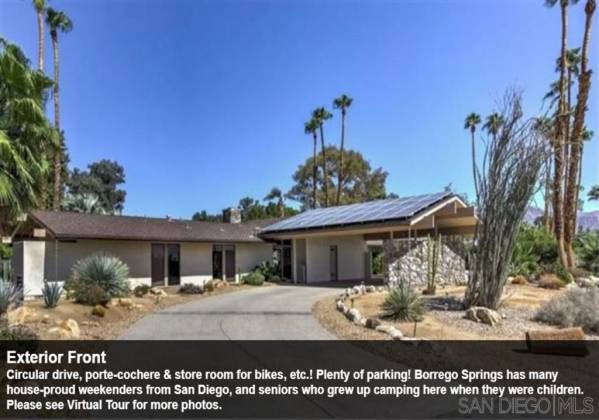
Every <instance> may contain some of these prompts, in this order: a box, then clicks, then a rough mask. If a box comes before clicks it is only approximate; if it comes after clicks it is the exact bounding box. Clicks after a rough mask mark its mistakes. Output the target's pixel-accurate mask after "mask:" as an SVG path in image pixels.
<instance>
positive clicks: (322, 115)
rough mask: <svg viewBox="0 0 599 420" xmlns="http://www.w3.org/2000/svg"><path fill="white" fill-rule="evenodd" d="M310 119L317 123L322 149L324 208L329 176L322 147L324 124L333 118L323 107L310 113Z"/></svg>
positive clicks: (327, 202) (326, 204) (327, 195)
mask: <svg viewBox="0 0 599 420" xmlns="http://www.w3.org/2000/svg"><path fill="white" fill-rule="evenodd" d="M312 118H314V119H315V120H316V122H317V123H318V129H319V131H320V145H321V148H322V175H323V180H322V183H323V185H324V206H325V207H328V206H329V174H328V171H327V155H326V150H325V146H324V129H323V126H324V122H325V121H326V120H330V119H331V118H333V114H331V113H330V112H329V111H327V109H326V108H325V107H320V108H316V109H315V110H314V111H313V112H312Z"/></svg>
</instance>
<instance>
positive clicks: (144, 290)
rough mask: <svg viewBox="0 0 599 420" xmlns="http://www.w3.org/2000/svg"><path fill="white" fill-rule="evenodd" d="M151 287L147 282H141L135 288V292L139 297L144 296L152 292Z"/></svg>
mask: <svg viewBox="0 0 599 420" xmlns="http://www.w3.org/2000/svg"><path fill="white" fill-rule="evenodd" d="M150 289H151V287H150V286H148V285H147V284H140V285H139V286H135V289H133V294H134V295H135V296H137V297H144V296H145V295H147V294H148V293H149V292H150Z"/></svg>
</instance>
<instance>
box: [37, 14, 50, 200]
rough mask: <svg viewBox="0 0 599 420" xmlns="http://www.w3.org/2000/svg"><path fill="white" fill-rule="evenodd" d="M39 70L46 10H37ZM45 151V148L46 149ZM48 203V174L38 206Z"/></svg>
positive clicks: (41, 64)
mask: <svg viewBox="0 0 599 420" xmlns="http://www.w3.org/2000/svg"><path fill="white" fill-rule="evenodd" d="M36 15H37V69H38V70H39V71H41V72H44V58H45V45H46V41H45V29H44V9H40V10H37V9H36ZM44 149H45V147H44ZM42 153H43V154H44V160H46V156H47V152H46V151H45V150H44V151H42ZM47 202H48V174H46V173H44V176H42V177H41V185H40V197H39V202H38V206H39V207H40V208H41V209H42V210H44V209H45V208H46V204H47Z"/></svg>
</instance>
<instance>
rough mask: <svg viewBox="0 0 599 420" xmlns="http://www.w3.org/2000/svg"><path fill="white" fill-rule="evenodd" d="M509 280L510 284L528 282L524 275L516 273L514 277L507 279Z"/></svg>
mask: <svg viewBox="0 0 599 420" xmlns="http://www.w3.org/2000/svg"><path fill="white" fill-rule="evenodd" d="M509 282H510V283H511V284H520V285H523V284H528V279H527V278H526V276H523V275H522V274H519V275H517V276H516V277H512V278H511V280H509Z"/></svg>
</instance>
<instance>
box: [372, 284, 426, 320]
mask: <svg viewBox="0 0 599 420" xmlns="http://www.w3.org/2000/svg"><path fill="white" fill-rule="evenodd" d="M381 309H382V310H383V318H391V319H394V320H398V321H412V322H417V321H420V320H422V316H423V315H424V311H425V308H424V302H423V300H422V299H421V298H420V296H418V294H417V292H416V291H415V290H414V289H413V288H411V287H409V286H405V285H400V286H398V287H394V288H392V289H391V290H390V291H389V294H388V295H387V297H386V298H385V301H384V302H383V304H382V306H381Z"/></svg>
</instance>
